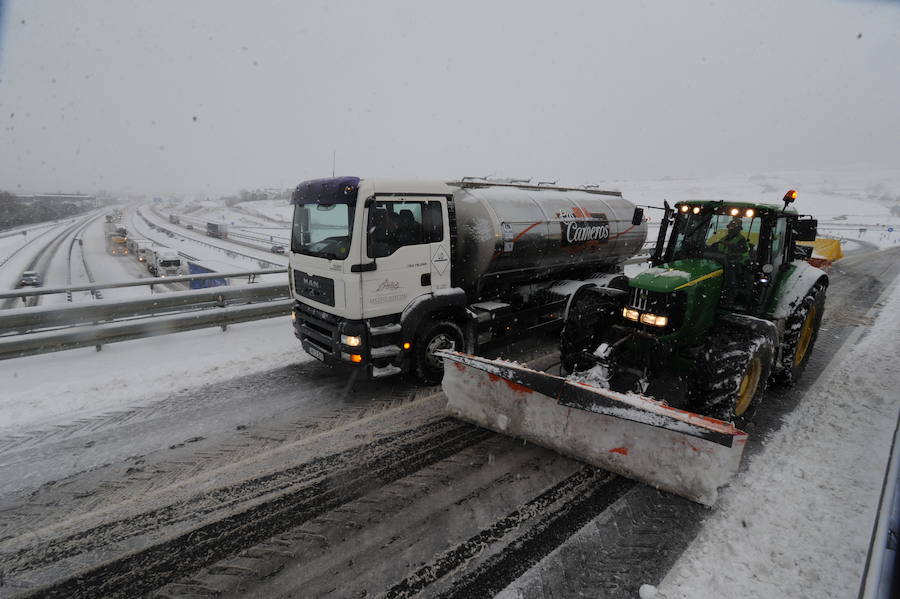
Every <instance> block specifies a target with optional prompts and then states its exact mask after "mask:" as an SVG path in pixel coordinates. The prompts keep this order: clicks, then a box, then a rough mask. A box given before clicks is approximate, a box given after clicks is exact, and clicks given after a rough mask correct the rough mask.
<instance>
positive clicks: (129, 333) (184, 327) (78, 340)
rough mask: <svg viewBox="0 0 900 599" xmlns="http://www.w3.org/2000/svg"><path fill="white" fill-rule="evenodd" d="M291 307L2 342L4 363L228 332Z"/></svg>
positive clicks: (234, 309) (284, 303)
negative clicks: (151, 339) (191, 334)
mask: <svg viewBox="0 0 900 599" xmlns="http://www.w3.org/2000/svg"><path fill="white" fill-rule="evenodd" d="M291 305H292V301H291V300H280V301H271V302H264V303H259V304H250V305H244V306H229V307H225V308H214V309H209V310H203V311H199V312H193V313H190V314H170V315H167V316H162V317H158V318H151V319H145V320H139V321H126V322H114V323H109V324H102V325H97V326H91V327H77V328H75V329H64V330H62V331H52V332H49V333H34V334H30V335H21V336H14V337H12V338H3V339H0V359H8V358H18V357H23V356H30V355H35V354H43V353H49V352H54V351H61V350H66V349H76V348H79V347H91V346H94V347H96V348H97V350H98V351H99V350H100V348H101V346H102V345H105V344H108V343H117V342H120V341H129V340H132V339H140V338H143V337H152V336H156V335H166V334H169V333H180V332H183V331H192V330H195V329H202V328H208V327H215V326H221V327H222V329H223V330H225V328H226V326H227V325H229V324H235V323H239V322H247V321H251V320H259V319H262V318H272V317H275V316H283V315H287V314H288V313H290V310H291Z"/></svg>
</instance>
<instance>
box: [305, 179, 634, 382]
mask: <svg viewBox="0 0 900 599" xmlns="http://www.w3.org/2000/svg"><path fill="white" fill-rule="evenodd" d="M292 203H293V204H294V217H293V233H292V239H291V252H290V267H291V268H290V277H289V283H290V287H291V293H292V297H293V299H294V304H293V311H292V318H293V326H294V333H295V335H296V337H297V338H298V339H299V340H300V342H301V344H302V346H303V348H304V350H305V351H306V352H307V353H309V354H310V355H312V356H313V357H315V358H316V359H318V360H321V361H323V362H325V363H327V364H330V365H342V366H347V367H350V368H355V369H357V370H358V371H360V372H361V373H364V374H365V375H366V376H370V377H380V376H387V375H392V374H397V373H401V372H409V373H413V374H415V375H416V376H417V377H418V378H419V379H420V380H421V381H422V382H425V383H429V384H433V383H437V382H440V380H441V377H442V376H443V361H442V360H441V359H440V358H439V357H437V356H435V354H434V352H435V351H437V350H441V349H459V350H463V351H467V352H474V351H476V349H477V348H479V347H481V346H484V345H486V344H488V343H492V342H504V341H506V340H508V339H511V338H513V337H514V336H516V335H528V334H532V333H534V332H535V331H537V330H539V329H542V328H546V327H552V326H559V325H561V323H562V315H563V312H564V309H565V306H566V303H567V301H568V300H569V298H570V296H571V295H572V294H573V293H574V292H576V291H577V290H578V289H580V288H581V287H582V286H584V285H586V284H590V285H591V286H598V285H599V286H607V285H608V284H610V281H612V280H615V279H618V278H621V277H622V276H623V275H622V273H621V271H622V264H623V263H624V262H625V261H626V260H627V259H629V258H631V257H633V256H635V255H636V254H637V253H638V252H639V251H640V250H641V247H642V246H643V244H644V240H645V237H646V224H645V223H644V221H643V218H642V213H641V211H640V209H636V208H635V206H634V205H633V204H631V203H630V202H628V201H627V200H625V199H624V198H623V197H622V194H621V193H619V192H617V191H601V190H597V189H589V188H567V187H555V186H544V185H528V184H518V183H513V182H496V181H486V180H465V179H464V180H461V181H450V182H443V181H432V182H426V181H402V180H400V181H398V180H369V179H360V178H357V177H338V178H327V179H316V180H312V181H306V182H303V183H301V184H300V185H298V186H297V188H296V190H295V191H294V193H293V196H292Z"/></svg>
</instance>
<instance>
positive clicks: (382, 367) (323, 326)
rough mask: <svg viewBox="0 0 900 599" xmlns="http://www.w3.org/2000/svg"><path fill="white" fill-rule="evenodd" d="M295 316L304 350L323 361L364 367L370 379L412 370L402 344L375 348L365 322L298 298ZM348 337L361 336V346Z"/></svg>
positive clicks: (295, 325) (354, 367) (356, 367)
mask: <svg viewBox="0 0 900 599" xmlns="http://www.w3.org/2000/svg"><path fill="white" fill-rule="evenodd" d="M292 317H293V322H294V336H295V337H297V339H299V340H300V344H301V345H302V346H303V349H304V351H306V353H308V354H309V355H311V356H312V357H314V358H316V359H317V360H319V361H320V362H323V363H325V364H328V365H329V366H335V367H344V368H348V369H352V370H356V371H360V370H361V371H364V372H365V374H366V375H367V376H368V377H370V378H377V377H380V376H386V375H390V374H396V373H398V372H405V371H406V370H408V368H407V363H408V360H405V359H404V357H405V356H403V355H401V350H400V348H399V347H398V348H397V351H390V350H388V349H387V347H385V346H382V347H372V338H373V337H372V335H371V334H370V332H369V328H368V326H367V325H366V322H365V321H362V320H348V319H345V318H341V317H339V316H335V315H333V314H328V313H327V312H323V311H322V310H318V309H316V308H313V307H311V306H308V305H306V304H303V303H301V302H298V301H295V302H294V309H293V313H292ZM347 337H355V338H358V339H359V341H360V343H359V345H356V346H350V345H347V344H346V343H344V342H343V341H344V340H346V338H347ZM389 347H393V346H389ZM404 353H405V352H404Z"/></svg>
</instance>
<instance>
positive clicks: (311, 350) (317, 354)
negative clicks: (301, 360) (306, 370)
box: [306, 347, 325, 362]
mask: <svg viewBox="0 0 900 599" xmlns="http://www.w3.org/2000/svg"><path fill="white" fill-rule="evenodd" d="M306 351H307V352H309V355H311V356H312V357H313V358H315V359H316V360H319V361H320V362H324V361H325V354H323V353H322V352H320V351H319V350H317V349H316V348H314V347H310V348H309V349H307V350H306Z"/></svg>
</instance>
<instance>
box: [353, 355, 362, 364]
mask: <svg viewBox="0 0 900 599" xmlns="http://www.w3.org/2000/svg"><path fill="white" fill-rule="evenodd" d="M350 361H351V362H356V363H359V362H362V356H361V355H359V354H350Z"/></svg>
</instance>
